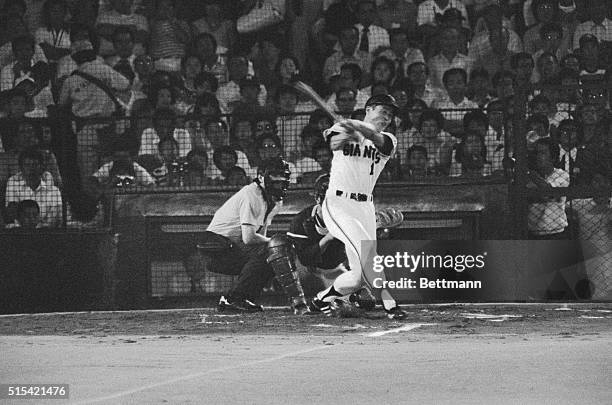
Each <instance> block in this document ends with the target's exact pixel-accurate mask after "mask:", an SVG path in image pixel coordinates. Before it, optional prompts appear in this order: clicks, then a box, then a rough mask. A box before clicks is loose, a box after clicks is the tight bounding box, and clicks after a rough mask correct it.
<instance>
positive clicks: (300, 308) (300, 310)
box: [293, 303, 312, 315]
mask: <svg viewBox="0 0 612 405" xmlns="http://www.w3.org/2000/svg"><path fill="white" fill-rule="evenodd" d="M311 313H312V311H311V310H310V308H309V307H308V305H307V304H305V303H300V304H297V305H294V306H293V314H294V315H310V314H311Z"/></svg>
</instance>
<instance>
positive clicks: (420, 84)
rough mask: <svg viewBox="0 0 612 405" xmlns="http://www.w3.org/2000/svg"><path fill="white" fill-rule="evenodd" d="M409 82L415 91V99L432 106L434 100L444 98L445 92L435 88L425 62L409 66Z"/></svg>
mask: <svg viewBox="0 0 612 405" xmlns="http://www.w3.org/2000/svg"><path fill="white" fill-rule="evenodd" d="M406 72H407V74H408V80H409V81H410V84H411V85H412V89H413V90H414V97H416V98H419V99H421V100H423V101H424V102H425V104H427V106H428V107H429V106H431V104H432V103H433V101H434V100H439V99H441V98H443V97H444V91H443V90H441V89H439V88H437V87H435V86H433V85H432V84H431V81H430V80H429V68H428V67H427V65H426V64H425V63H424V62H415V63H413V64H412V65H410V66H408V69H407V71H406Z"/></svg>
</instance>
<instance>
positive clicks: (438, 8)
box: [417, 0, 469, 27]
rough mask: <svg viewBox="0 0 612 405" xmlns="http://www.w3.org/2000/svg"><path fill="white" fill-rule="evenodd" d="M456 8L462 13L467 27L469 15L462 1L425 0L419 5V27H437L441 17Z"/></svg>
mask: <svg viewBox="0 0 612 405" xmlns="http://www.w3.org/2000/svg"><path fill="white" fill-rule="evenodd" d="M451 8H455V9H457V10H459V11H460V12H461V15H462V16H463V21H464V24H465V26H466V27H469V24H468V14H467V10H466V8H465V5H464V4H463V2H462V1H460V0H425V1H423V2H422V3H421V4H419V9H418V14H417V25H418V26H422V25H429V26H433V27H436V26H438V25H439V23H440V22H441V17H442V16H443V15H444V13H445V12H446V11H447V10H449V9H451Z"/></svg>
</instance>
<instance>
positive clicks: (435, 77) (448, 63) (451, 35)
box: [428, 27, 472, 87]
mask: <svg viewBox="0 0 612 405" xmlns="http://www.w3.org/2000/svg"><path fill="white" fill-rule="evenodd" d="M428 65H429V71H430V72H431V74H430V77H431V81H432V84H433V85H434V86H435V87H442V85H443V77H444V73H445V72H446V71H448V70H449V69H452V68H459V69H463V70H465V71H466V72H470V71H471V70H472V61H471V60H470V59H469V58H468V57H467V55H464V54H462V53H459V31H458V30H457V29H456V28H453V27H443V28H442V31H441V33H440V52H439V53H438V54H437V55H435V56H434V57H432V58H431V59H430V60H429V63H428Z"/></svg>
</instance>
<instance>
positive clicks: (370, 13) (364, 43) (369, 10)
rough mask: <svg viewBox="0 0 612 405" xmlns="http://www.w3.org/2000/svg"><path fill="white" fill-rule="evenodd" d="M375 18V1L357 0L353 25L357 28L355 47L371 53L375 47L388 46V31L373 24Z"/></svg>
mask: <svg viewBox="0 0 612 405" xmlns="http://www.w3.org/2000/svg"><path fill="white" fill-rule="evenodd" d="M375 19H376V2H375V1H374V0H359V3H358V4H357V20H358V21H359V23H357V24H355V27H356V28H357V29H358V30H359V44H358V45H357V49H359V50H361V51H364V52H369V53H371V54H373V53H374V52H375V51H376V50H377V49H379V48H382V47H386V46H389V33H388V32H387V30H386V29H384V28H382V27H379V26H378V25H374V24H373V23H374V20H375Z"/></svg>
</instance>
